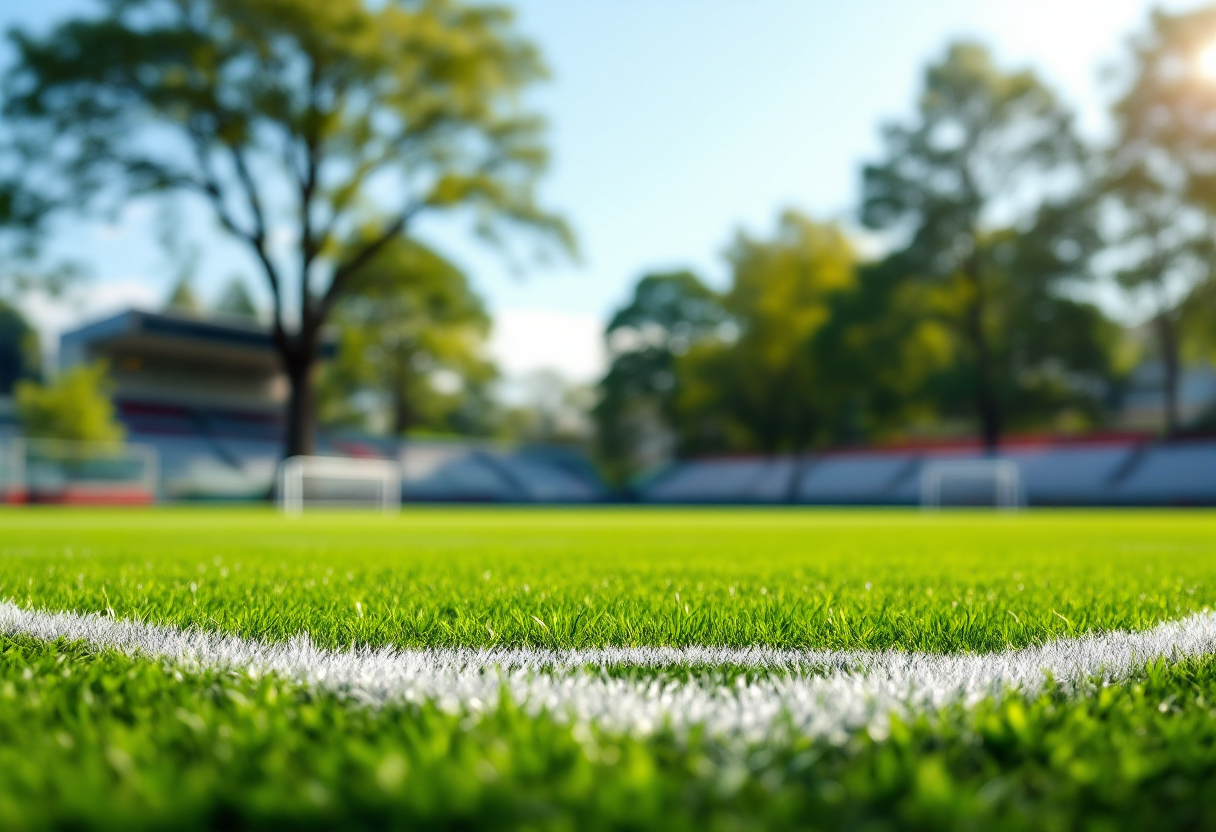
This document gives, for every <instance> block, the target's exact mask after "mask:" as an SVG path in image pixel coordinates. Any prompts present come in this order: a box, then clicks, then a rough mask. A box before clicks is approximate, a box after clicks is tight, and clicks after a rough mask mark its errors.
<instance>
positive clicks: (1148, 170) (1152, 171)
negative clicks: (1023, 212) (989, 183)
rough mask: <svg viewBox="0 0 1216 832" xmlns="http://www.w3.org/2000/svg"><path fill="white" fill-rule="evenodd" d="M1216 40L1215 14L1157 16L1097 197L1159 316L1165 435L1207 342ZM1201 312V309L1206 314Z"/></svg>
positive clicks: (1137, 57)
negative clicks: (1197, 344)
mask: <svg viewBox="0 0 1216 832" xmlns="http://www.w3.org/2000/svg"><path fill="white" fill-rule="evenodd" d="M1214 37H1216V11H1213V9H1211V8H1203V9H1198V10H1194V11H1189V12H1186V13H1181V14H1168V13H1166V12H1162V11H1155V12H1154V13H1153V15H1152V20H1151V23H1150V25H1149V27H1148V31H1146V32H1143V33H1141V34H1140V35H1139V36H1138V37H1137V38H1136V39H1135V40H1134V41H1133V44H1132V50H1131V55H1130V56H1129V57H1130V62H1129V63H1130V66H1129V67H1128V69H1129V70H1130V72H1129V74H1128V76H1127V78H1126V81H1127V85H1126V88H1125V89H1124V91H1123V94H1122V96H1121V97H1120V98H1119V100H1118V101H1117V102H1116V103H1115V105H1114V107H1113V115H1114V116H1115V124H1116V127H1117V132H1116V135H1115V138H1114V141H1113V142H1112V145H1111V147H1110V148H1109V150H1108V153H1107V165H1106V170H1105V176H1104V177H1103V179H1102V181H1101V182H1100V183H1099V186H1098V187H1099V192H1100V194H1101V195H1102V196H1103V197H1104V198H1105V199H1106V200H1107V201H1108V203H1109V204H1110V207H1111V209H1112V210H1111V212H1110V213H1111V217H1110V220H1109V225H1110V229H1109V231H1108V233H1107V237H1108V239H1109V242H1110V246H1111V248H1112V250H1113V252H1114V253H1116V254H1117V256H1118V260H1117V261H1116V262H1118V263H1119V268H1118V271H1117V272H1116V273H1115V277H1116V279H1117V280H1118V282H1119V284H1120V285H1121V286H1122V287H1123V288H1124V289H1125V290H1126V291H1127V293H1128V294H1129V295H1130V296H1132V297H1133V298H1134V299H1136V300H1139V301H1141V302H1145V301H1146V302H1147V303H1148V306H1149V308H1150V309H1152V316H1151V329H1152V333H1153V339H1154V342H1155V344H1154V346H1155V350H1154V352H1155V353H1156V356H1155V357H1157V358H1158V359H1159V360H1160V361H1161V363H1162V367H1163V369H1164V374H1163V375H1164V379H1163V382H1164V384H1163V388H1164V389H1163V394H1164V408H1163V410H1164V424H1163V425H1162V428H1163V430H1164V432H1165V433H1166V434H1167V435H1170V434H1174V433H1176V432H1177V431H1178V429H1179V428H1180V427H1181V422H1180V419H1181V416H1180V413H1179V402H1178V396H1179V389H1178V388H1179V383H1180V376H1181V370H1182V360H1183V357H1184V348H1185V346H1186V345H1187V344H1186V342H1187V341H1191V340H1201V341H1202V340H1207V341H1210V337H1211V336H1210V333H1211V331H1212V328H1211V325H1210V323H1209V322H1208V320H1207V318H1208V317H1209V316H1208V315H1206V314H1204V313H1205V312H1210V310H1211V306H1210V302H1209V300H1208V298H1209V297H1210V295H1211V292H1212V291H1213V290H1212V283H1213V273H1212V267H1211V263H1212V257H1213V254H1214V249H1213V245H1214V242H1213V240H1212V234H1211V218H1212V216H1213V214H1214V213H1216V177H1214V176H1213V173H1212V169H1211V164H1210V158H1211V153H1212V150H1213V149H1214V148H1216V131H1213V129H1212V125H1211V113H1212V112H1213V110H1214V109H1216V87H1214V86H1213V83H1212V79H1211V78H1210V77H1208V76H1207V75H1206V74H1205V73H1204V71H1203V67H1202V57H1203V53H1204V50H1206V49H1208V48H1209V47H1210V45H1211V43H1212V40H1213V38H1214ZM1201 310H1203V311H1201Z"/></svg>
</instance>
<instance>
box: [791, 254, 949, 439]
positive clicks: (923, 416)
mask: <svg viewBox="0 0 1216 832" xmlns="http://www.w3.org/2000/svg"><path fill="white" fill-rule="evenodd" d="M941 295H942V293H941V291H940V289H938V288H937V287H933V286H931V285H928V284H926V283H924V282H922V281H911V280H907V279H906V276H905V275H904V273H903V271H902V270H901V268H900V267H899V264H898V263H897V262H895V261H893V260H892V259H883V260H880V261H878V262H874V263H864V264H862V265H861V266H859V268H858V270H857V282H856V285H855V286H854V287H853V288H852V289H851V290H850V291H842V292H837V293H835V294H833V295H831V296H830V298H829V300H828V306H829V315H828V319H827V321H826V322H825V324H824V326H823V328H822V329H820V330H819V331H818V332H817V333H816V334H815V336H814V338H813V339H812V340H811V342H810V343H809V345H808V349H809V350H810V351H811V354H812V356H813V358H814V360H815V361H816V362H817V363H818V364H819V365H820V367H821V372H820V379H819V382H818V384H819V386H820V389H821V391H823V396H824V397H825V399H827V400H829V401H832V402H834V403H835V406H834V407H833V409H832V410H831V411H830V412H829V413H827V414H826V415H827V421H826V423H825V425H826V428H827V430H828V438H829V439H830V440H831V441H833V442H836V443H843V444H850V443H859V442H872V441H874V440H876V439H881V438H889V437H894V436H898V435H902V434H904V433H906V432H907V431H908V430H909V429H911V428H915V427H917V426H919V425H921V424H928V423H931V422H936V420H937V417H938V416H939V412H940V400H939V397H938V396H936V395H935V392H936V391H935V390H934V389H933V388H934V382H935V381H936V379H938V378H939V377H940V376H941V374H942V372H943V371H945V369H946V368H949V367H951V366H953V365H954V362H955V361H956V358H957V356H956V354H957V352H958V350H957V348H956V347H955V345H954V343H953V338H952V332H951V329H950V324H949V321H948V318H947V316H945V315H943V314H942V306H943V298H942V296H941Z"/></svg>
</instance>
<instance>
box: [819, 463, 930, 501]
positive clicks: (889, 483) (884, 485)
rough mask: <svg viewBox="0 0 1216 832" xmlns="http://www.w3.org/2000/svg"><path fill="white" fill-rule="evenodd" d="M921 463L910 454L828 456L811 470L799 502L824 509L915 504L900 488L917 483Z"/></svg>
mask: <svg viewBox="0 0 1216 832" xmlns="http://www.w3.org/2000/svg"><path fill="white" fill-rule="evenodd" d="M917 463H918V460H917V459H916V457H914V456H911V455H909V454H878V453H867V454H833V455H830V456H824V457H821V458H819V459H816V460H814V461H813V462H812V463H811V464H810V465H809V466H808V467H807V470H806V472H805V473H804V474H803V475H802V479H801V481H800V482H799V483H798V488H797V490H796V492H795V493H796V495H797V498H798V501H799V502H803V503H816V504H823V505H866V504H872V503H891V502H912V501H913V500H914V499H915V498H912V497H908V496H907V495H905V494H904V493H903V491H902V490H900V486H902V485H905V484H906V483H905V481H908V482H915V481H916V477H915V476H914V474H915V469H916V468H917ZM897 492H898V493H897Z"/></svg>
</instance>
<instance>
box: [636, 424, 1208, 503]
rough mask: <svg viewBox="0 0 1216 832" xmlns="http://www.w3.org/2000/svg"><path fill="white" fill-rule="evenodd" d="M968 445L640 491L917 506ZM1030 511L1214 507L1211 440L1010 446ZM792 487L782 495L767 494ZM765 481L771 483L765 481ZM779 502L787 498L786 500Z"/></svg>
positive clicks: (814, 462)
mask: <svg viewBox="0 0 1216 832" xmlns="http://www.w3.org/2000/svg"><path fill="white" fill-rule="evenodd" d="M981 456H982V453H981V452H980V450H979V449H978V448H977V447H976V446H975V445H974V443H971V444H968V443H957V444H954V445H940V446H936V447H903V448H890V449H874V450H866V451H848V452H828V453H823V454H817V455H813V456H810V457H806V458H803V459H801V460H800V461H799V462H798V463H797V464H795V461H794V460H793V459H790V458H786V459H784V460H782V459H772V458H761V457H755V458H746V457H742V458H740V457H736V458H730V459H703V460H690V461H685V462H678V463H675V464H673V465H672V466H670V467H669V468H668V469H667V470H666V471H663V472H661V473H660V474H658V475H657V476H654V477H652V478H651V480H650V481H649V482H647V483H645V484H643V485H642V486H641V487H640V489H639V498H640V499H641V500H643V501H647V502H664V503H672V502H684V503H738V504H761V505H763V504H774V503H782V502H792V503H800V504H806V505H915V504H916V503H917V502H919V499H920V474H921V471H922V469H923V467H924V465H925V464H926V463H927V462H930V461H946V460H952V461H953V460H966V459H978V458H980V457H981ZM1000 458H1002V459H1008V460H1011V461H1013V462H1016V463H1017V465H1018V469H1019V473H1020V476H1021V482H1022V487H1023V489H1024V492H1025V496H1026V501H1027V504H1029V505H1032V506H1034V505H1038V506H1066V505H1072V506H1084V505H1095V506H1096V505H1163V506H1164V505H1216V439H1189V440H1177V441H1174V442H1170V443H1154V442H1153V441H1152V440H1151V439H1150V437H1148V436H1145V435H1139V434H1136V435H1133V434H1128V435H1122V436H1114V437H1096V438H1093V439H1079V440H1078V439H1068V440H1053V439H1050V438H1047V439H1043V438H1030V439H1023V440H1019V439H1016V438H1015V439H1013V440H1011V441H1010V442H1009V443H1008V445H1007V447H1006V450H1005V451H1004V452H1003V453H1001V454H1000ZM781 476H785V477H787V481H790V480H789V478H791V477H792V483H793V484H792V486H791V487H789V488H788V489H787V490H786V491H785V492H782V491H781V490H780V489H779V488H776V487H773V486H772V485H771V484H772V483H776V482H779V481H780V478H781ZM766 478H768V479H766ZM783 495H784V496H783Z"/></svg>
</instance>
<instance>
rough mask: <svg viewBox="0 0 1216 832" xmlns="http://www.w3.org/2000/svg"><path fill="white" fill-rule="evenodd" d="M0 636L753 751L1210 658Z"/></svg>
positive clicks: (109, 628)
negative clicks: (691, 737)
mask: <svg viewBox="0 0 1216 832" xmlns="http://www.w3.org/2000/svg"><path fill="white" fill-rule="evenodd" d="M0 632H3V633H6V634H9V635H16V634H24V635H29V636H33V637H35V638H39V639H45V640H53V639H58V638H66V639H71V640H80V641H85V642H88V643H90V644H93V645H97V646H99V647H108V648H113V649H116V650H119V651H121V652H123V653H127V654H130V655H138V656H144V657H149V658H160V659H165V660H168V661H171V662H173V663H175V664H178V665H181V666H184V667H186V668H199V667H206V668H224V669H230V670H237V671H241V672H245V673H249V674H253V675H261V674H266V673H273V674H277V675H280V676H282V677H285V678H287V679H291V680H293V681H296V682H298V683H301V684H304V685H307V686H310V687H313V688H315V689H318V690H322V691H326V692H330V693H335V694H338V695H340V696H344V697H348V698H350V699H353V700H355V701H358V702H361V703H365V704H369V705H377V704H382V703H387V702H403V701H405V702H423V701H431V702H434V703H436V704H438V705H439V706H440V707H441V708H444V709H445V710H449V711H459V712H469V713H473V714H476V713H481V712H484V711H486V710H489V709H492V708H494V707H496V705H497V703H498V700H499V698H500V695H501V694H502V692H503V691H505V692H506V693H507V695H508V696H509V697H510V698H511V699H512V701H514V702H516V703H517V704H519V705H520V706H521V707H523V708H524V709H525V710H526V711H527V712H529V713H540V712H542V711H545V712H549V713H551V714H553V715H555V716H556V717H557V718H559V719H569V720H573V721H575V722H578V723H588V722H590V723H595V724H596V725H599V726H602V727H605V728H608V729H611V730H621V731H630V732H635V733H639V734H647V733H652V732H654V731H656V730H660V729H662V728H663V727H664V726H670V727H671V728H672V729H674V730H676V731H682V730H685V729H688V728H690V727H692V726H695V725H701V726H704V727H705V728H706V729H707V730H708V731H710V732H711V733H714V734H719V735H727V736H732V737H740V738H743V739H746V740H750V741H755V740H761V739H766V738H768V739H771V738H772V737H773V735H774V732H776V731H784V730H786V728H787V726H788V728H789V729H792V730H793V731H795V732H796V733H801V734H805V735H808V736H814V737H827V738H829V739H839V738H843V737H845V736H847V734H848V732H850V731H855V730H858V729H862V728H868V729H870V730H871V731H872V732H881V731H882V730H883V729H884V728H885V727H886V725H887V720H888V717H889V715H890V714H891V713H898V714H907V713H910V712H914V711H919V710H935V709H938V708H941V707H943V706H948V705H952V704H963V705H972V704H975V703H977V702H979V701H981V700H983V699H985V698H987V697H990V696H999V695H1001V694H1003V693H1005V692H1007V691H1009V690H1016V691H1020V692H1022V693H1024V694H1028V695H1033V694H1034V693H1036V692H1039V691H1042V690H1043V689H1044V687H1045V685H1046V684H1047V681H1048V678H1049V677H1051V678H1053V679H1055V681H1056V682H1058V683H1060V684H1062V685H1064V686H1065V687H1068V688H1071V689H1072V690H1074V691H1079V692H1083V691H1084V690H1087V689H1088V687H1089V685H1090V684H1091V682H1093V681H1095V680H1096V681H1097V682H1098V683H1099V684H1101V683H1104V682H1114V681H1119V680H1122V679H1127V678H1129V677H1131V676H1132V675H1133V674H1135V673H1136V672H1137V671H1139V670H1140V669H1142V668H1143V667H1144V666H1145V665H1146V664H1147V663H1149V662H1152V661H1154V660H1157V659H1161V658H1165V659H1181V658H1186V657H1195V656H1203V655H1208V654H1212V653H1216V615H1213V614H1212V613H1210V612H1206V611H1205V612H1203V613H1199V614H1196V615H1192V616H1189V617H1187V618H1184V619H1181V620H1179V621H1170V622H1166V623H1164V624H1160V625H1158V626H1157V627H1154V628H1153V629H1151V630H1148V631H1145V632H1140V633H1125V632H1113V633H1106V634H1103V635H1090V636H1082V637H1080V638H1071V639H1060V640H1058V641H1052V642H1049V643H1047V644H1045V645H1042V646H1038V647H1025V648H1021V649H1017V650H1007V651H1003V652H1000V653H993V654H988V655H933V654H926V653H901V652H896V651H875V652H867V651H817V650H805V651H799V650H773V649H767V648H758V647H748V648H729V647H636V648H604V649H596V650H568V651H567V650H561V651H556V650H530V649H506V650H496V649H432V650H400V649H396V648H392V647H377V648H370V647H365V648H357V649H354V650H347V651H333V650H324V649H321V648H318V647H316V646H315V645H313V643H312V642H311V641H310V640H309V638H308V637H307V636H298V637H295V638H292V639H290V640H289V641H286V642H278V643H273V642H262V641H257V640H253V639H243V638H239V637H237V636H232V635H225V634H223V633H213V632H205V631H202V630H198V629H194V628H190V629H185V630H183V629H178V628H175V627H167V626H158V625H155V624H145V623H142V622H139V621H130V620H113V619H110V618H104V617H102V616H99V615H95V614H91V613H90V614H83V615H82V614H77V613H71V612H58V613H54V612H43V611H36V610H27V609H23V608H22V607H19V606H17V605H16V604H13V603H11V602H7V601H0ZM689 664H696V665H705V666H719V667H722V666H730V665H742V666H748V667H757V668H769V669H776V670H784V671H785V672H784V673H779V674H774V675H771V676H767V677H764V678H761V679H758V680H755V681H751V682H747V681H745V680H742V679H740V680H739V681H738V682H736V683H735V684H732V685H729V686H724V685H719V684H715V683H713V682H712V681H707V680H700V679H694V680H691V681H676V680H672V679H664V678H662V677H659V678H646V679H619V678H611V677H607V676H605V675H602V674H597V673H594V672H583V669H584V668H587V667H589V666H592V667H608V666H639V667H665V666H672V665H677V666H678V665H689Z"/></svg>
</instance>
